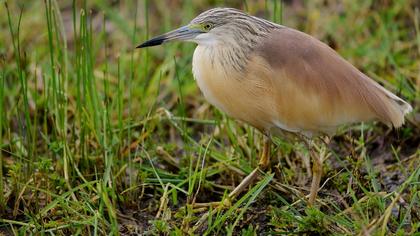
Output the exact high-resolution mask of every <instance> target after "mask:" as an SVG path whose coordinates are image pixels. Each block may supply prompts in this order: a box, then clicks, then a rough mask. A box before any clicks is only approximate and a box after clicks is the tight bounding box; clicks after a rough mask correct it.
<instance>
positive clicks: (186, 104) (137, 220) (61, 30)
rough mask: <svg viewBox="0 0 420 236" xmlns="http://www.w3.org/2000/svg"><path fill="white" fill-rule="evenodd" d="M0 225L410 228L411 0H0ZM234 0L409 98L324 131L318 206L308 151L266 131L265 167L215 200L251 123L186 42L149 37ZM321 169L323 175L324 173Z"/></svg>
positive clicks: (41, 230)
mask: <svg viewBox="0 0 420 236" xmlns="http://www.w3.org/2000/svg"><path fill="white" fill-rule="evenodd" d="M0 3H1V5H0V15H1V16H2V17H0V26H1V27H0V30H1V31H0V83H1V86H0V148H1V152H0V234H5V235H8V234H29V233H33V234H51V235H53V234H54V235H69V234H82V235H87V234H90V235H92V234H94V235H96V234H101V235H102V234H152V235H182V234H190V235H193V234H205V235H218V234H222V235H225V234H233V235H256V234H270V233H271V234H290V233H292V232H295V233H297V234H310V235H311V234H344V235H354V234H367V235H370V234H374V235H376V234H378V235H385V234H386V235H391V234H398V235H408V234H414V233H415V232H418V230H419V227H420V224H419V222H420V214H419V212H420V201H419V197H420V195H419V191H418V189H419V174H420V170H419V162H420V161H419V157H420V151H419V144H420V132H419V128H420V122H419V120H420V115H419V113H418V105H419V101H420V100H419V93H420V92H419V91H420V59H419V58H420V57H419V56H420V26H419V24H420V23H419V22H420V2H419V1H416V0H394V1H392V0H378V1H374V0H367V1H362V0H357V1H354V0H343V1H340V0H313V1H309V0H284V1H280V0H255V1H245V0H234V1H217V0H213V1H211V0H209V1H199V0H186V1H181V0H174V1H169V0H168V1H150V0H149V1H147V0H143V1H134V0H133V1H106V0H92V1H83V0H77V1H76V0H75V1H55V0H44V1H23V0H22V1H11V0H10V1H4V0H3V1H0ZM216 6H227V7H235V8H238V9H241V10H243V11H245V12H248V13H249V14H252V15H256V16H259V17H262V18H265V19H269V20H271V21H273V22H276V23H279V24H283V25H285V26H288V27H292V28H296V29H299V30H301V31H303V32H306V33H308V34H310V35H313V36H315V37H316V38H318V39H320V40H321V41H323V42H325V43H327V44H328V45H329V46H331V47H332V48H334V49H335V50H337V51H338V52H339V54H340V55H342V56H343V57H344V58H345V59H347V60H349V61H350V62H351V63H352V64H353V65H355V66H356V67H357V68H359V69H360V70H361V71H363V72H364V73H366V74H367V75H369V76H370V77H371V78H373V79H375V80H376V81H378V82H379V83H381V84H383V85H384V86H385V87H386V88H388V89H389V90H391V91H392V92H394V93H396V94H397V95H399V96H401V97H403V98H404V99H406V100H407V101H409V102H410V103H411V104H412V105H413V107H414V112H413V113H412V114H410V115H409V116H408V118H407V122H406V123H407V124H406V126H404V127H403V128H401V129H400V130H392V129H390V128H388V127H386V126H384V125H382V124H379V123H368V124H355V125H353V126H351V127H350V128H351V129H349V131H347V130H343V131H341V132H340V133H339V134H338V135H337V136H336V137H334V139H333V141H332V144H331V145H330V149H331V152H332V155H331V157H330V158H329V159H328V161H327V163H326V165H325V167H324V170H323V171H324V177H323V179H322V183H324V185H323V188H322V190H321V191H320V193H319V197H318V198H319V199H318V207H316V208H308V207H307V205H306V203H305V201H302V198H303V197H304V196H305V195H306V194H307V193H308V187H309V183H310V169H309V165H308V163H309V157H308V153H307V151H306V150H305V148H304V147H303V145H301V144H299V143H290V142H287V141H286V140H283V139H282V138H281V137H279V138H276V139H275V143H276V145H275V147H274V148H273V150H272V152H273V156H274V158H273V160H272V165H271V168H270V170H269V171H268V172H267V174H266V175H265V176H263V177H262V178H260V180H259V182H258V183H257V184H256V185H255V186H254V187H253V188H251V189H250V190H249V192H248V193H246V194H245V193H244V194H242V195H241V196H240V198H239V199H238V201H237V202H236V203H235V204H234V205H232V206H231V207H229V208H227V209H224V210H216V209H207V208H198V209H197V208H193V207H192V206H191V205H192V204H193V203H197V202H210V201H219V200H221V199H222V198H223V196H224V195H225V194H226V193H228V192H229V191H230V190H231V189H233V187H234V186H236V185H237V184H238V183H239V182H240V181H241V179H242V178H243V177H244V176H246V174H247V173H249V172H250V171H251V170H252V169H253V168H254V167H255V166H256V165H257V162H258V161H257V156H258V152H259V150H261V144H262V143H261V140H262V139H261V138H262V136H261V134H260V133H258V132H257V131H255V130H253V129H252V128H251V127H249V126H247V125H245V124H243V123H240V122H235V121H234V120H232V119H230V118H229V117H227V116H225V115H224V114H222V113H221V112H219V111H218V110H217V109H215V108H213V107H211V106H210V105H209V104H208V103H207V102H206V101H205V99H204V98H203V96H202V95H201V93H200V91H199V90H198V88H197V86H196V85H195V81H194V79H193V76H192V72H191V58H192V54H193V50H194V47H195V45H193V44H190V43H184V44H181V43H174V44H168V45H164V46H161V47H154V48H150V49H145V50H136V49H135V47H136V46H137V45H138V44H140V43H141V42H143V41H145V40H146V39H148V38H150V37H152V36H155V35H159V34H161V33H164V32H167V31H169V30H171V29H174V28H176V27H179V26H181V25H184V24H186V23H188V22H189V21H190V20H191V19H193V18H194V17H195V16H196V15H197V14H199V13H200V12H202V11H204V10H207V9H210V8H213V7H216ZM322 183H321V184H322Z"/></svg>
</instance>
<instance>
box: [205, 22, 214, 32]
mask: <svg viewBox="0 0 420 236" xmlns="http://www.w3.org/2000/svg"><path fill="white" fill-rule="evenodd" d="M212 27H213V25H212V24H211V23H205V24H204V25H203V29H204V30H205V31H209V30H211V28H212Z"/></svg>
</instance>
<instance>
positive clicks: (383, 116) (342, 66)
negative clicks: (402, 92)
mask: <svg viewBox="0 0 420 236" xmlns="http://www.w3.org/2000/svg"><path fill="white" fill-rule="evenodd" d="M256 52H257V54H258V55H259V56H261V57H262V58H264V59H265V60H266V62H267V63H268V64H269V65H270V67H271V68H272V72H273V74H272V77H273V84H274V87H275V88H273V90H274V93H275V97H276V107H277V112H278V116H279V117H278V119H279V122H280V123H282V124H284V125H285V126H288V127H292V128H296V129H299V130H305V131H317V132H318V131H321V132H329V131H331V130H332V129H335V128H336V127H337V126H339V125H342V124H345V123H350V122H359V121H367V120H371V119H379V120H380V121H382V122H384V123H387V124H392V125H393V126H394V127H400V126H401V125H402V124H403V123H404V115H405V114H406V113H408V112H410V111H411V109H412V108H411V106H410V105H409V104H408V103H406V102H405V101H403V100H402V99H400V98H399V97H397V96H396V95H394V94H392V93H391V92H389V91H388V90H386V89H385V88H383V87H382V86H380V85H379V84H378V83H376V82H375V81H373V80H372V79H370V78H369V77H368V76H366V75H364V74H363V73H362V72H360V71H359V70H358V69H357V68H355V67H354V66H352V65H351V64H350V63H349V62H347V61H345V60H344V59H343V58H342V57H341V56H339V55H338V54H337V53H336V52H335V51H334V50H333V49H331V48H330V47H328V46H327V45H326V44H324V43H322V42H321V41H319V40H317V39H315V38H313V37H311V36H309V35H307V34H305V33H302V32H300V31H297V30H293V29H290V28H287V27H284V28H281V29H277V30H275V31H273V32H272V33H271V34H270V35H269V36H268V37H267V38H265V39H264V40H263V42H262V43H261V44H260V45H259V46H258V47H257V50H256Z"/></svg>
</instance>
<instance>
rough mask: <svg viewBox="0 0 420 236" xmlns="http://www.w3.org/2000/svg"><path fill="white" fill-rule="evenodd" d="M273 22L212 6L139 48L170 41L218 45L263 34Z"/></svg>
mask: <svg viewBox="0 0 420 236" xmlns="http://www.w3.org/2000/svg"><path fill="white" fill-rule="evenodd" d="M272 27H276V25H275V24H274V23H271V22H269V21H266V20H263V19H260V18H257V17H254V16H250V15H248V14H246V13H244V12H242V11H239V10H237V9H233V8H213V9H210V10H207V11H205V12H203V13H201V14H200V15H198V16H197V17H196V18H194V19H193V20H192V21H191V22H190V23H189V24H187V25H186V26H183V27H181V28H178V29H176V30H173V31H170V32H168V33H165V34H163V35H160V36H157V37H155V38H152V39H150V40H148V41H146V42H144V43H143V44H141V45H139V46H137V48H144V47H151V46H156V45H160V44H163V43H166V42H170V41H189V42H195V43H197V44H199V45H207V46H211V45H215V44H218V43H225V44H226V43H229V42H232V43H234V42H238V41H248V40H251V41H252V39H253V38H254V37H255V36H261V35H264V34H265V33H267V32H268V31H269V29H270V28H272Z"/></svg>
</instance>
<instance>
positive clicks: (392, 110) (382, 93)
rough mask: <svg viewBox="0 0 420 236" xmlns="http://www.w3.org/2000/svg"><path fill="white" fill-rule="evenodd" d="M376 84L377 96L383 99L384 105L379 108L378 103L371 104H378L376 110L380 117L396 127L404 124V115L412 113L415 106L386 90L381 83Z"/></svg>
mask: <svg viewBox="0 0 420 236" xmlns="http://www.w3.org/2000/svg"><path fill="white" fill-rule="evenodd" d="M374 86H375V87H376V88H377V89H376V92H377V96H378V98H380V100H382V104H383V106H381V107H382V108H381V109H379V110H378V107H377V104H371V105H374V106H376V107H375V108H374V110H375V111H376V113H377V115H378V116H379V119H380V120H381V121H382V122H384V123H387V124H391V125H392V126H393V127H395V128H399V127H401V126H402V125H403V124H404V117H405V115H406V114H408V113H410V112H411V111H412V110H413V108H412V107H411V105H410V104H408V103H407V102H406V101H404V100H402V99H401V98H399V97H398V96H397V95H395V94H393V93H391V92H390V91H388V90H386V89H385V88H384V87H382V86H381V85H379V84H377V83H376V82H374Z"/></svg>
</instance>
